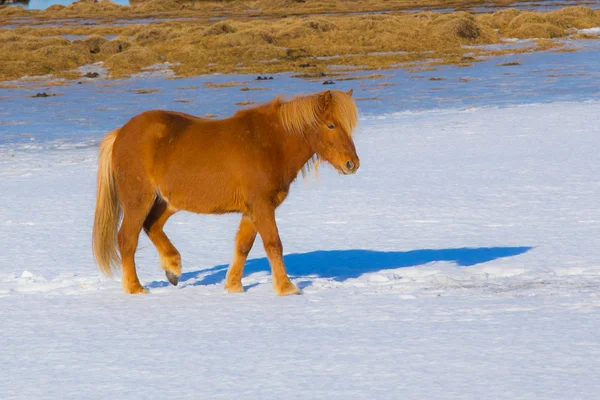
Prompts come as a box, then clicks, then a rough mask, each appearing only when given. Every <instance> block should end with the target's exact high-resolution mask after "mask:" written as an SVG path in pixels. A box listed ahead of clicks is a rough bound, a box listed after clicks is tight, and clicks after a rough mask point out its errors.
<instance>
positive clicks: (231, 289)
mask: <svg viewBox="0 0 600 400" xmlns="http://www.w3.org/2000/svg"><path fill="white" fill-rule="evenodd" d="M225 290H227V293H244V286H242V284H241V283H238V284H237V285H234V284H232V285H227V284H226V285H225Z"/></svg>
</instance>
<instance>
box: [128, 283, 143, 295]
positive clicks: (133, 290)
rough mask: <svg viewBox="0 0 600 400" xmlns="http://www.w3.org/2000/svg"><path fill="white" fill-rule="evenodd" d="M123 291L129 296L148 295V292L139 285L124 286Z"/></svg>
mask: <svg viewBox="0 0 600 400" xmlns="http://www.w3.org/2000/svg"><path fill="white" fill-rule="evenodd" d="M123 291H124V292H125V293H127V294H148V291H147V290H146V289H144V287H143V286H142V285H140V284H139V283H138V284H132V285H128V286H127V287H125V286H123Z"/></svg>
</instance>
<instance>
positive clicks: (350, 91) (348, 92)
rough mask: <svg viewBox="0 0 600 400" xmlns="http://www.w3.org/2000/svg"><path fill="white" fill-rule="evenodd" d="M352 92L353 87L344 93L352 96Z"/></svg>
mask: <svg viewBox="0 0 600 400" xmlns="http://www.w3.org/2000/svg"><path fill="white" fill-rule="evenodd" d="M352 93H354V90H353V89H350V90H348V91H347V92H346V94H347V95H348V96H350V97H352Z"/></svg>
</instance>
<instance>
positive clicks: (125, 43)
mask: <svg viewBox="0 0 600 400" xmlns="http://www.w3.org/2000/svg"><path fill="white" fill-rule="evenodd" d="M130 47H131V42H130V41H129V40H128V39H123V38H119V37H117V38H114V39H113V40H109V41H106V42H104V43H103V44H102V45H101V46H100V52H101V53H102V54H103V55H112V54H117V53H122V52H124V51H125V50H127V49H128V48H130Z"/></svg>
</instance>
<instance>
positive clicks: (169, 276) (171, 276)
mask: <svg viewBox="0 0 600 400" xmlns="http://www.w3.org/2000/svg"><path fill="white" fill-rule="evenodd" d="M165 275H166V276H167V279H168V280H169V282H170V283H171V285H173V286H177V284H178V283H179V277H178V276H177V275H175V274H174V273H172V272H171V271H165Z"/></svg>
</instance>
